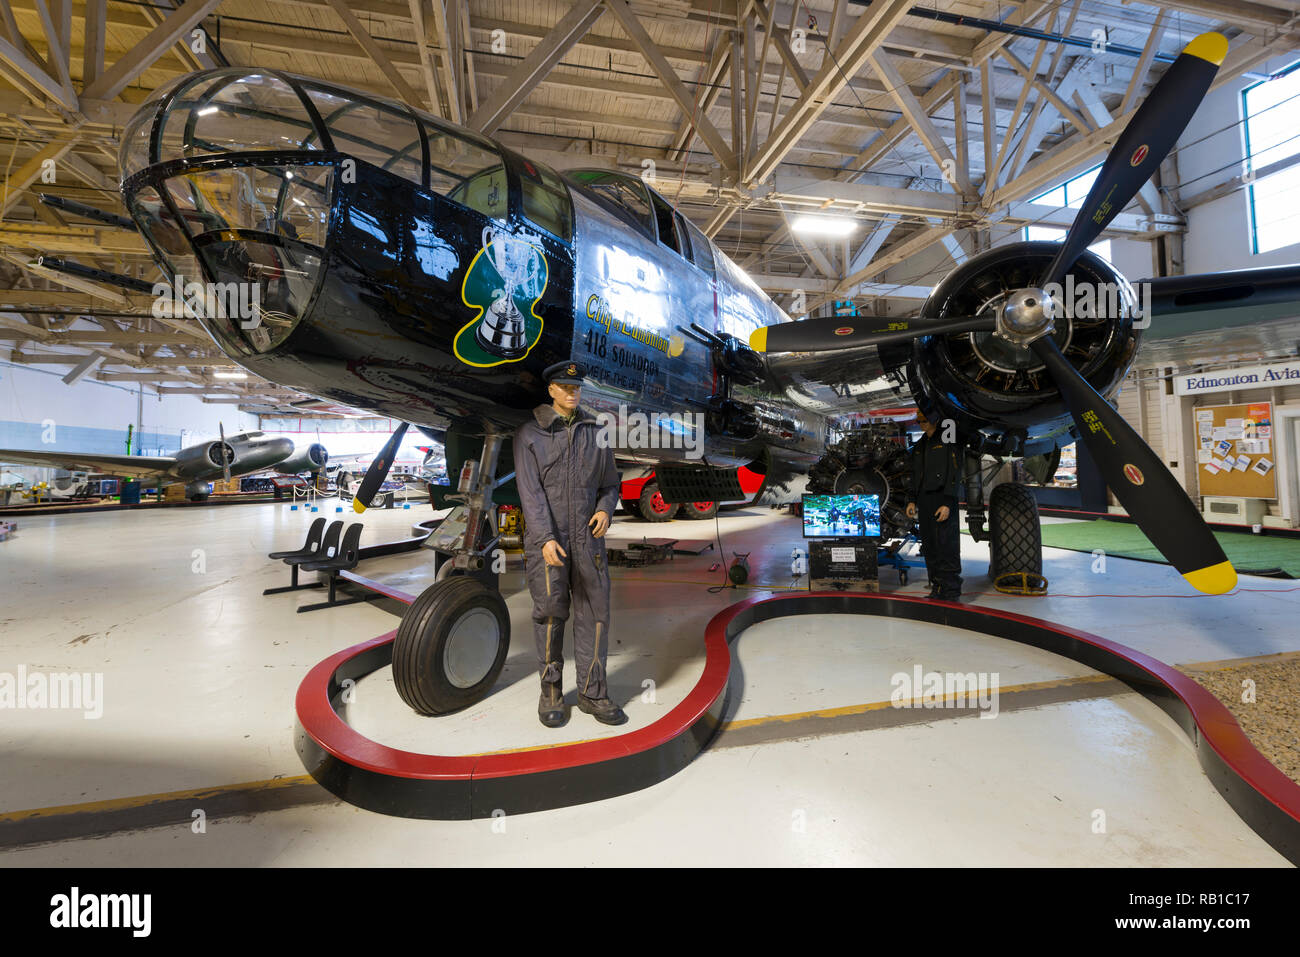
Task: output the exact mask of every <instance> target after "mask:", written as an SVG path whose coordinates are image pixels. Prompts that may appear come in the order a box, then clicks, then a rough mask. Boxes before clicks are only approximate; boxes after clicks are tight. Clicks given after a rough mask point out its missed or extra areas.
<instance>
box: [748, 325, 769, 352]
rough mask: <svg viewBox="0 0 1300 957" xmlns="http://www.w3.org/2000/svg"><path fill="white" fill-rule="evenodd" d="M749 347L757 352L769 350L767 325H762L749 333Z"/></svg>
mask: <svg viewBox="0 0 1300 957" xmlns="http://www.w3.org/2000/svg"><path fill="white" fill-rule="evenodd" d="M749 348H751V349H753V350H754V351H755V352H766V351H767V326H760V327H759V328H757V329H755V330H754V331H753V332H751V333H750V334H749Z"/></svg>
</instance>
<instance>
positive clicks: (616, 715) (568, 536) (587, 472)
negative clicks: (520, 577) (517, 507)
mask: <svg viewBox="0 0 1300 957" xmlns="http://www.w3.org/2000/svg"><path fill="white" fill-rule="evenodd" d="M542 375H543V378H545V380H546V383H547V391H548V392H549V394H550V397H551V402H550V404H547V405H539V406H538V407H537V408H535V409H534V410H533V418H532V420H531V421H529V422H525V423H524V424H523V425H522V426H520V427H519V431H518V432H516V433H515V440H514V452H515V478H516V481H517V482H518V485H519V498H520V501H521V503H522V505H523V510H524V523H525V526H526V528H525V530H524V556H525V559H526V563H527V574H528V590H529V592H530V593H531V594H532V597H533V633H534V637H535V640H536V643H537V660H538V668H539V670H540V674H541V679H542V693H541V697H540V699H539V701H538V705H537V715H538V718H539V719H540V720H541V722H542V724H544V725H546V727H548V728H558V727H561V726H562V725H563V724H564V723H565V720H566V716H565V710H564V690H563V685H562V676H563V670H564V654H563V650H564V623H565V621H566V620H567V619H568V617H569V611H570V608H572V610H573V613H574V622H573V650H574V658H575V659H576V663H577V675H578V709H579V710H580V711H583V712H585V713H586V714H590V715H591V716H593V717H594V718H595V719H596V720H597V721H599V722H601V723H602V724H622V723H624V722H625V721H627V715H626V714H624V713H623V710H622V709H621V708H619V707H618V705H616V704H614V702H613V701H611V700H610V698H609V688H608V685H607V684H606V680H605V660H606V658H607V657H608V654H609V565H608V563H607V562H606V560H605V541H604V538H605V532H606V530H607V529H608V528H609V521H610V516H611V515H612V514H613V513H614V508H615V506H616V505H617V504H618V496H619V475H618V470H617V469H616V468H615V467H614V452H613V450H612V449H610V448H609V447H608V445H606V446H605V447H603V448H602V447H601V443H599V442H598V441H597V439H598V437H599V435H600V426H599V425H598V424H597V422H596V419H595V417H594V416H593V415H592V414H591V413H590V412H587V411H586V410H585V409H583V408H581V407H580V406H579V405H578V400H579V398H580V396H581V392H582V383H583V380H584V378H585V377H586V370H585V369H584V368H583V367H582V366H581V365H580V364H579V363H576V362H560V363H557V364H555V365H553V366H550V367H549V368H547V369H546V370H545V372H543V374H542Z"/></svg>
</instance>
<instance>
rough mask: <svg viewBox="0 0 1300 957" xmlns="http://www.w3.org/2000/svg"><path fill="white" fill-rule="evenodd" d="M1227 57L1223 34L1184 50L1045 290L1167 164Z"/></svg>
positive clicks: (1086, 204)
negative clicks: (1161, 166)
mask: <svg viewBox="0 0 1300 957" xmlns="http://www.w3.org/2000/svg"><path fill="white" fill-rule="evenodd" d="M1227 55H1228V41H1227V39H1226V38H1225V37H1223V35H1222V34H1218V33H1202V34H1201V35H1200V36H1198V37H1197V38H1196V39H1195V40H1193V41H1192V42H1191V43H1189V44H1187V46H1186V47H1184V48H1183V52H1182V53H1181V54H1180V55H1179V57H1178V59H1177V60H1175V61H1174V62H1173V63H1172V64H1171V65H1170V67H1169V69H1168V70H1166V71H1165V74H1164V76H1162V77H1161V78H1160V82H1159V83H1157V84H1156V85H1155V88H1154V89H1152V91H1151V93H1150V94H1149V95H1148V96H1147V98H1146V100H1145V101H1144V102H1143V104H1142V106H1141V107H1139V108H1138V111H1137V112H1136V113H1134V114H1133V119H1132V120H1130V121H1129V124H1128V126H1127V127H1125V128H1124V132H1123V133H1121V134H1120V136H1119V139H1118V140H1116V141H1115V145H1114V146H1113V147H1112V148H1111V151H1110V155H1108V156H1107V157H1106V162H1105V163H1104V164H1103V165H1102V167H1101V172H1100V173H1098V174H1097V179H1096V181H1095V182H1094V183H1093V184H1092V189H1090V190H1089V191H1088V197H1087V198H1086V199H1085V200H1084V201H1083V206H1082V208H1081V209H1080V210H1079V214H1078V215H1077V216H1075V218H1074V223H1073V224H1071V226H1070V231H1069V233H1067V234H1066V236H1065V241H1064V242H1063V243H1061V248H1060V249H1059V250H1058V251H1057V253H1056V258H1055V259H1053V260H1052V264H1051V266H1049V267H1048V270H1047V274H1046V275H1045V276H1044V277H1043V281H1042V283H1041V285H1043V286H1050V285H1052V284H1053V283H1059V282H1061V280H1063V279H1064V278H1065V274H1066V273H1068V272H1069V271H1070V267H1071V266H1073V265H1074V261H1075V260H1076V259H1078V258H1079V256H1080V255H1081V254H1082V253H1083V251H1084V250H1085V249H1087V248H1088V247H1089V246H1090V245H1091V244H1092V243H1093V241H1094V240H1095V239H1096V238H1097V237H1098V236H1099V235H1100V234H1101V231H1102V230H1103V229H1105V228H1106V227H1107V226H1108V225H1109V224H1110V222H1111V220H1113V219H1114V218H1115V217H1116V216H1118V215H1119V212H1120V210H1122V209H1123V208H1124V207H1125V206H1127V205H1128V204H1129V203H1130V202H1131V201H1132V199H1133V197H1134V196H1136V195H1137V193H1138V190H1140V189H1141V188H1142V184H1143V183H1145V182H1146V181H1147V180H1148V179H1150V178H1151V174H1152V173H1154V172H1155V171H1156V170H1157V169H1158V168H1159V167H1160V164H1161V163H1163V162H1164V161H1165V157H1166V156H1168V155H1169V151H1170V150H1171V149H1173V148H1174V144H1175V143H1176V142H1178V137H1180V136H1181V135H1182V134H1183V130H1184V129H1186V128H1187V124H1188V122H1189V121H1190V120H1191V118H1192V115H1193V114H1194V113H1195V112H1196V109H1197V107H1199V106H1200V105H1201V100H1202V99H1204V98H1205V94H1206V93H1207V92H1208V91H1209V89H1210V84H1211V83H1212V82H1213V81H1214V76H1215V74H1217V73H1218V72H1219V65H1220V64H1221V63H1223V58H1224V57H1226V56H1227Z"/></svg>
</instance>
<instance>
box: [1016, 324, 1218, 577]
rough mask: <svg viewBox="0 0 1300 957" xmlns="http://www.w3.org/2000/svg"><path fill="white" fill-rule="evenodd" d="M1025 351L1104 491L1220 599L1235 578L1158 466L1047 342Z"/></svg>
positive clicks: (1179, 488)
mask: <svg viewBox="0 0 1300 957" xmlns="http://www.w3.org/2000/svg"><path fill="white" fill-rule="evenodd" d="M1030 348H1032V349H1033V350H1034V354H1035V355H1037V356H1038V358H1040V359H1041V360H1042V361H1043V363H1044V364H1045V365H1046V366H1047V371H1048V372H1049V373H1050V374H1051V376H1052V378H1053V379H1054V380H1055V381H1056V386H1057V388H1058V389H1059V390H1060V393H1061V399H1062V400H1063V401H1064V402H1065V407H1066V408H1067V409H1069V410H1070V415H1072V416H1073V417H1074V423H1075V425H1076V426H1078V428H1079V435H1080V436H1081V438H1082V441H1083V442H1084V444H1085V445H1087V447H1088V451H1089V452H1091V453H1092V457H1093V459H1094V460H1095V461H1096V463H1097V467H1098V468H1099V469H1101V474H1102V475H1103V476H1104V477H1105V479H1106V484H1107V485H1108V486H1110V490H1111V491H1112V492H1114V493H1115V497H1116V498H1117V499H1119V501H1120V504H1121V505H1123V506H1124V509H1125V510H1126V511H1127V512H1128V513H1129V515H1131V516H1132V517H1133V519H1134V521H1136V522H1137V524H1138V527H1139V528H1141V529H1142V531H1143V532H1144V533H1145V534H1146V536H1147V538H1149V539H1151V544H1153V545H1155V547H1156V548H1158V549H1159V550H1160V554H1162V555H1164V556H1165V558H1167V559H1169V562H1170V564H1172V565H1173V566H1174V568H1176V569H1178V573H1179V574H1180V575H1182V576H1183V577H1184V578H1185V579H1187V581H1188V583H1189V584H1190V585H1191V586H1192V587H1193V588H1195V589H1196V590H1197V591H1202V592H1206V593H1207V594H1211V595H1220V594H1223V593H1224V592H1227V591H1231V590H1232V589H1233V588H1234V587H1236V584H1237V572H1236V571H1235V570H1234V569H1233V567H1232V564H1231V563H1230V562H1229V561H1228V558H1227V556H1226V555H1224V553H1223V548H1222V547H1220V545H1219V543H1218V541H1217V540H1216V539H1215V537H1214V535H1213V534H1211V532H1210V529H1209V526H1208V525H1206V524H1205V520H1204V519H1203V518H1202V517H1201V514H1200V513H1199V512H1198V511H1197V510H1196V506H1195V505H1194V504H1193V503H1192V500H1191V499H1190V498H1188V497H1187V493H1186V492H1184V491H1183V488H1182V486H1181V485H1179V484H1178V480H1177V479H1175V478H1174V476H1173V474H1172V473H1171V472H1170V471H1169V469H1168V468H1166V467H1165V464H1164V462H1162V461H1160V459H1159V458H1157V457H1156V454H1155V453H1154V452H1152V451H1151V448H1150V447H1149V446H1148V445H1147V444H1146V442H1144V441H1142V437H1141V436H1140V435H1138V434H1137V432H1136V431H1134V429H1133V427H1132V426H1131V425H1129V424H1128V423H1127V422H1125V421H1124V419H1123V417H1122V416H1121V415H1120V414H1119V413H1118V412H1117V411H1115V409H1114V408H1113V407H1112V406H1111V404H1110V403H1109V402H1107V401H1106V400H1105V399H1103V398H1102V397H1101V395H1100V394H1099V393H1098V392H1097V390H1095V389H1094V388H1093V387H1092V386H1090V385H1089V384H1088V381H1087V380H1086V379H1084V378H1083V377H1082V376H1081V375H1079V373H1078V371H1076V370H1075V368H1074V366H1072V365H1070V362H1069V360H1067V359H1066V358H1065V356H1064V355H1062V354H1061V350H1060V348H1059V347H1058V346H1057V344H1056V342H1055V340H1053V339H1052V337H1051V336H1043V337H1042V338H1041V339H1036V340H1034V342H1033V343H1032V345H1031V346H1030Z"/></svg>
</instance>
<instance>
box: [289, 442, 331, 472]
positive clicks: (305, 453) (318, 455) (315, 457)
mask: <svg viewBox="0 0 1300 957" xmlns="http://www.w3.org/2000/svg"><path fill="white" fill-rule="evenodd" d="M329 460H330V454H329V452H327V451H326V450H325V446H323V445H321V444H320V443H319V442H313V443H312V444H311V445H309V446H307V447H306V448H301V449H295V450H294V453H293V455H291V456H289V457H288V458H287V459H285V460H284V461H283V462H280V463H279V464H278V465H276V466H275V468H276V470H277V471H280V472H283V473H284V474H285V475H297V474H298V473H299V472H319V471H320V470H321V469H323V468H324V467H325V466H326V465H327V464H328V463H329Z"/></svg>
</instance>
